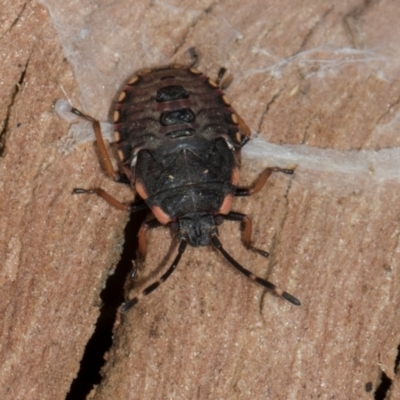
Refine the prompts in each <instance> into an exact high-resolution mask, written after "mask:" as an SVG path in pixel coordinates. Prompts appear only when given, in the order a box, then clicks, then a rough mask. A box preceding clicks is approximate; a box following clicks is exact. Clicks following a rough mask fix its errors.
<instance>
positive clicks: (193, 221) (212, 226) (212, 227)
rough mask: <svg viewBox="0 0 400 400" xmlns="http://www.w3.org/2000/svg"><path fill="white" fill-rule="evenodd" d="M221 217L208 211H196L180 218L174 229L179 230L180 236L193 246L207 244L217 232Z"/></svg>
mask: <svg viewBox="0 0 400 400" xmlns="http://www.w3.org/2000/svg"><path fill="white" fill-rule="evenodd" d="M221 222H222V220H221V218H219V217H218V216H214V215H213V214H210V213H206V212H194V213H189V214H185V215H183V216H182V217H180V218H178V221H177V222H176V223H175V225H173V227H172V228H173V229H174V230H177V231H179V237H180V238H184V239H186V240H187V241H188V242H189V244H190V245H191V246H193V247H199V246H207V245H208V244H210V243H211V237H212V235H215V234H216V233H217V225H219V224H220V223H221Z"/></svg>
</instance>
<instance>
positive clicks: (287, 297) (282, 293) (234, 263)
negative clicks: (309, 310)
mask: <svg viewBox="0 0 400 400" xmlns="http://www.w3.org/2000/svg"><path fill="white" fill-rule="evenodd" d="M211 242H212V244H213V246H214V247H215V248H216V249H217V250H218V251H219V252H220V253H221V254H222V255H223V256H224V257H225V258H226V260H228V261H229V263H230V264H231V265H232V266H234V267H235V268H236V269H238V270H239V271H240V272H241V273H242V274H243V275H246V276H247V277H248V278H250V279H251V280H253V281H254V282H257V283H258V284H259V285H262V286H264V287H265V288H267V289H269V290H272V291H273V292H274V293H275V294H277V295H278V296H280V297H283V298H284V299H285V300H287V301H289V302H290V303H292V304H294V305H295V306H300V305H301V303H300V301H299V300H298V299H296V297H294V296H292V295H291V294H289V293H287V292H285V291H284V290H282V289H280V288H278V287H276V286H275V285H274V284H273V283H272V282H270V281H267V280H265V279H263V278H260V277H259V276H257V275H254V274H253V273H252V272H250V271H249V270H248V269H246V268H244V267H243V266H241V265H240V264H239V263H238V262H237V261H236V260H235V259H234V258H232V256H231V255H230V254H229V253H228V252H227V251H226V250H225V249H224V248H223V246H222V244H221V242H220V241H219V239H218V237H217V236H215V235H214V236H213V237H212V238H211Z"/></svg>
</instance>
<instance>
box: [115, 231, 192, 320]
mask: <svg viewBox="0 0 400 400" xmlns="http://www.w3.org/2000/svg"><path fill="white" fill-rule="evenodd" d="M186 245H187V241H186V239H182V240H181V242H180V243H179V248H178V254H177V256H176V257H175V260H174V262H173V263H172V265H171V266H170V267H169V268H168V270H167V272H166V273H165V274H164V275H162V276H161V278H160V279H158V280H157V281H155V282H154V283H152V284H151V285H150V286H147V288H146V289H144V290H143V292H142V293H140V294H139V295H138V296H136V297H134V298H133V299H132V300H129V301H127V302H126V303H124V304H122V306H121V312H127V311H128V310H129V309H130V308H132V307H133V306H134V305H136V304H137V303H138V301H139V300H140V299H141V298H142V297H144V296H147V295H148V294H150V293H151V292H153V291H154V290H156V289H157V288H158V287H159V286H160V285H161V283H163V282H165V281H166V280H167V279H168V278H169V277H170V275H171V274H172V273H173V272H174V271H175V269H176V267H177V266H178V264H179V261H180V259H181V257H182V254H183V253H184V251H185V249H186Z"/></svg>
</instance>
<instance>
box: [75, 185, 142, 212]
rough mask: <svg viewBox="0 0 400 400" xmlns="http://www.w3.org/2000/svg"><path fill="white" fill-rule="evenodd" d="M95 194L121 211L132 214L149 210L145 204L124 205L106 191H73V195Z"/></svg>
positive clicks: (76, 189) (97, 189)
mask: <svg viewBox="0 0 400 400" xmlns="http://www.w3.org/2000/svg"><path fill="white" fill-rule="evenodd" d="M83 193H84V194H95V195H97V196H99V197H101V198H102V199H104V200H105V201H106V202H107V203H108V204H110V205H111V206H113V207H115V208H117V209H118V210H121V211H127V212H130V213H134V212H136V211H140V210H145V209H147V208H148V206H147V204H146V203H145V202H139V203H132V204H124V203H121V202H120V201H119V200H117V199H116V198H115V197H113V196H111V195H110V194H109V193H107V192H106V191H105V190H103V189H101V188H94V189H82V188H74V189H73V190H72V194H83Z"/></svg>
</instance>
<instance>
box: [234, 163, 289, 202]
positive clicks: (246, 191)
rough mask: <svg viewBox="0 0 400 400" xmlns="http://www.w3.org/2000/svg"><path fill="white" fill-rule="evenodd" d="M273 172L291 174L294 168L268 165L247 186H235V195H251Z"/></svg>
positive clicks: (258, 189) (261, 186)
mask: <svg viewBox="0 0 400 400" xmlns="http://www.w3.org/2000/svg"><path fill="white" fill-rule="evenodd" d="M273 172H283V173H284V174H290V175H292V174H293V172H294V169H286V168H279V167H269V168H267V169H265V170H264V172H263V173H262V174H261V175H260V177H259V178H258V179H257V180H256V181H255V182H254V183H253V184H252V185H251V186H249V187H238V188H236V192H235V196H238V197H243V196H251V195H252V194H255V193H258V192H259V191H260V190H261V189H262V188H263V186H264V185H265V183H266V182H267V180H268V178H269V177H270V176H271V174H272V173H273Z"/></svg>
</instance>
